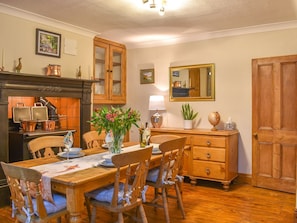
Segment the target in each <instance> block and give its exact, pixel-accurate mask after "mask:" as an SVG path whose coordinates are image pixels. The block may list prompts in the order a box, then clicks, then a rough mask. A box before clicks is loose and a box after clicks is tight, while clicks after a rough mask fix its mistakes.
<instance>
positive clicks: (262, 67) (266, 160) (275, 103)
mask: <svg viewBox="0 0 297 223" xmlns="http://www.w3.org/2000/svg"><path fill="white" fill-rule="evenodd" d="M252 72H253V74H252V90H253V93H252V94H253V95H252V100H253V102H252V105H253V108H252V112H253V113H252V120H253V123H252V132H253V139H252V144H253V170H252V182H253V185H254V186H258V187H263V188H268V189H274V190H279V191H285V192H290V193H295V190H296V189H295V188H296V183H295V182H296V160H297V159H296V154H297V152H296V149H297V55H292V56H281V57H271V58H261V59H253V60H252Z"/></svg>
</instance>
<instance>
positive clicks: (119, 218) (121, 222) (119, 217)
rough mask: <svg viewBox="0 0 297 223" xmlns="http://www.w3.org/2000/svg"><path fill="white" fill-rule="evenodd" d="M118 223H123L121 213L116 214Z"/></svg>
mask: <svg viewBox="0 0 297 223" xmlns="http://www.w3.org/2000/svg"><path fill="white" fill-rule="evenodd" d="M117 222H118V223H124V216H123V213H122V212H119V214H118V221H117Z"/></svg>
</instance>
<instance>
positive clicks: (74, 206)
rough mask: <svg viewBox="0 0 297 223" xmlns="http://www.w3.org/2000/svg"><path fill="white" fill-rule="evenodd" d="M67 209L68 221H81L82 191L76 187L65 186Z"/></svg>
mask: <svg viewBox="0 0 297 223" xmlns="http://www.w3.org/2000/svg"><path fill="white" fill-rule="evenodd" d="M66 198H67V210H68V211H69V222H70V223H81V222H82V220H83V219H82V212H83V211H84V193H83V192H82V191H81V190H79V189H78V188H67V190H66Z"/></svg>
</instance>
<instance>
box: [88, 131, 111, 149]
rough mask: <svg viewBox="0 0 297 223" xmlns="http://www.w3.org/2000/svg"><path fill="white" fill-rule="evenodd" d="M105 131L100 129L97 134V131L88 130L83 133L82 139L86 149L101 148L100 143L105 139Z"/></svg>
mask: <svg viewBox="0 0 297 223" xmlns="http://www.w3.org/2000/svg"><path fill="white" fill-rule="evenodd" d="M105 135H106V134H105V132H104V131H102V132H101V134H100V135H99V134H98V132H97V131H88V132H86V133H84V134H83V140H84V142H85V144H86V146H87V149H91V148H93V149H97V148H98V149H102V148H101V145H102V144H103V143H104V140H105Z"/></svg>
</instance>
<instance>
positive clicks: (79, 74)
mask: <svg viewBox="0 0 297 223" xmlns="http://www.w3.org/2000/svg"><path fill="white" fill-rule="evenodd" d="M76 77H77V78H78V79H81V66H79V67H78V72H77V74H76Z"/></svg>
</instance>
